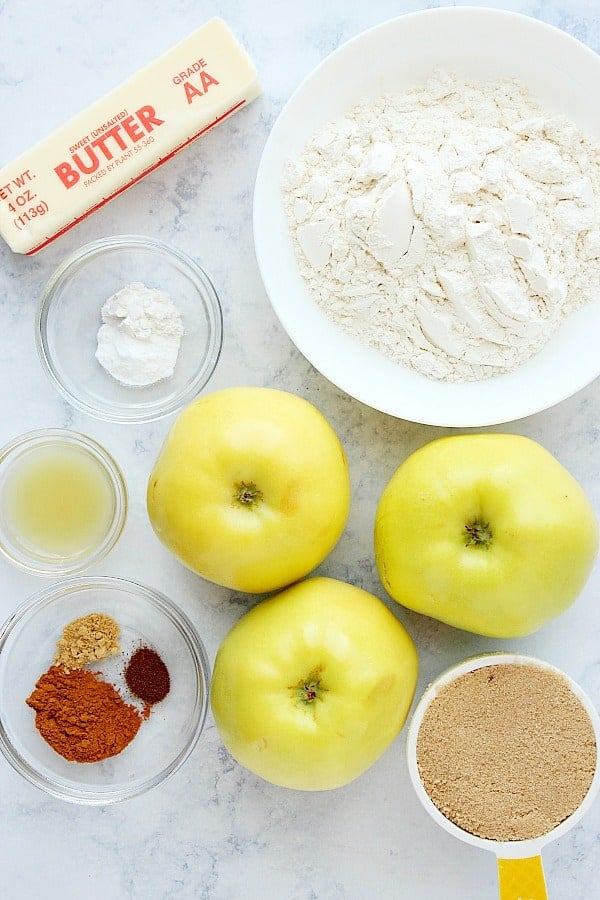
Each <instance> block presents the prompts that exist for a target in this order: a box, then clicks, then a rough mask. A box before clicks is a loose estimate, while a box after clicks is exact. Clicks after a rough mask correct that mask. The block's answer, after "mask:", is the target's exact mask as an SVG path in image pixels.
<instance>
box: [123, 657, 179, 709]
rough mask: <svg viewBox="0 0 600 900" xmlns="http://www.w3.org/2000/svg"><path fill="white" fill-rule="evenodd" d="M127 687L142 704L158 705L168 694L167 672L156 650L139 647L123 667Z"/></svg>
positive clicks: (168, 680) (169, 680)
mask: <svg viewBox="0 0 600 900" xmlns="http://www.w3.org/2000/svg"><path fill="white" fill-rule="evenodd" d="M124 675H125V681H126V683H127V687H128V688H129V690H130V691H131V693H132V694H134V695H135V696H136V697H138V698H139V699H140V700H143V702H144V703H147V704H153V703H159V702H160V701H161V700H164V698H165V697H166V696H167V694H168V693H169V689H170V687H171V679H170V677H169V670H168V669H167V667H166V665H165V664H164V662H163V660H162V659H161V657H160V656H159V655H158V653H157V652H156V650H152V648H151V647H139V648H138V649H137V650H136V651H135V653H134V654H133V656H132V657H131V659H130V660H129V662H128V663H127V666H126V667H125V672H124Z"/></svg>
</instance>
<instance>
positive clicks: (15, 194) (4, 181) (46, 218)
mask: <svg viewBox="0 0 600 900" xmlns="http://www.w3.org/2000/svg"><path fill="white" fill-rule="evenodd" d="M259 94H260V85H259V82H258V76H257V73H256V69H255V68H254V66H253V64H252V62H251V60H250V58H249V57H248V55H247V53H246V52H245V50H244V49H243V48H242V47H241V46H240V44H239V43H238V42H237V41H236V39H235V38H234V36H233V35H232V33H231V31H230V30H229V28H228V27H227V25H226V24H225V22H224V21H223V20H222V19H219V18H214V19H211V20H210V21H209V22H207V23H206V24H205V25H203V26H202V27H201V28H199V29H198V30H197V31H195V32H194V33H193V34H191V35H190V36H189V37H187V38H186V39H185V40H183V41H181V42H180V43H179V44H177V45H176V46H175V47H173V48H172V49H171V50H169V51H168V52H167V53H165V54H164V55H163V56H161V57H159V58H158V59H157V60H155V61H154V62H153V63H151V64H150V65H149V66H146V67H145V68H144V69H142V70H140V71H139V72H138V73H137V74H136V75H134V76H132V77H131V78H130V79H128V80H127V81H126V82H124V83H123V84H122V85H121V86H120V87H118V88H116V89H115V90H113V91H111V92H110V93H109V94H107V95H106V96H105V97H103V98H102V99H101V100H98V101H97V102H96V103H94V104H93V105H92V106H90V107H89V108H88V109H86V110H85V111H84V112H82V113H80V114H79V115H78V116H75V117H74V118H73V119H71V120H70V121H69V122H67V123H66V124H65V125H63V126H62V127H60V128H58V129H57V130H56V131H54V132H53V133H52V134H51V135H49V136H48V137H47V138H45V139H44V140H42V141H40V143H38V144H36V146H35V147H33V148H32V149H31V150H28V151H27V152H26V153H24V154H22V155H21V156H20V157H18V159H15V160H14V161H13V162H11V163H9V164H8V165H6V166H4V168H2V169H1V170H0V234H1V235H2V237H3V238H4V240H5V241H6V242H7V244H8V245H9V247H10V248H11V249H12V250H14V251H15V253H26V254H32V253H36V252H37V251H38V250H41V249H42V247H45V246H47V245H48V244H49V243H50V242H51V241H53V240H55V239H56V238H57V237H59V236H60V235H61V234H64V232H65V231H68V230H69V229H70V228H72V227H73V226H74V225H77V223H78V222H80V221H81V220H82V219H84V218H85V217H86V216H89V215H91V213H93V212H94V211H95V210H97V209H99V208H100V207H101V206H103V205H104V204H105V203H108V201H109V200H112V198H113V197H116V196H117V195H118V194H121V193H122V192H123V191H125V190H127V188H129V187H131V186H132V185H133V184H135V183H136V182H137V181H140V179H142V178H143V177H144V175H147V174H148V172H152V170H153V169H156V168H157V167H158V166H160V165H162V164H163V163H164V162H166V161H167V160H168V159H170V158H171V157H172V156H174V155H175V154H176V153H178V152H179V151H180V150H183V149H184V147H187V145H188V144H191V143H192V141H195V140H196V139H197V138H199V137H200V136H201V135H203V134H204V133H205V132H206V131H208V130H209V129H210V128H213V127H214V126H215V125H218V124H219V122H222V121H223V120H224V119H226V118H228V116H231V115H232V114H233V113H235V112H237V110H239V109H241V108H242V107H243V106H245V105H246V104H248V103H250V102H251V101H252V100H254V99H256V97H258V95H259Z"/></svg>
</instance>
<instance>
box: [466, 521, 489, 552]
mask: <svg viewBox="0 0 600 900" xmlns="http://www.w3.org/2000/svg"><path fill="white" fill-rule="evenodd" d="M465 531H466V532H467V539H466V541H465V547H484V548H485V549H486V550H487V549H488V547H489V546H490V544H491V542H492V529H491V528H490V523H489V522H484V521H483V519H473V521H472V522H468V523H467V524H466V525H465Z"/></svg>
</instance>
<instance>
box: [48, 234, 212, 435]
mask: <svg viewBox="0 0 600 900" xmlns="http://www.w3.org/2000/svg"><path fill="white" fill-rule="evenodd" d="M132 282H142V283H143V284H145V285H146V286H147V287H150V288H156V289H158V290H163V291H166V292H167V293H168V294H169V295H170V297H171V299H172V300H173V302H174V303H175V305H176V306H177V308H178V309H179V312H180V313H181V318H182V324H183V328H184V334H183V337H182V339H181V346H180V349H179V355H178V357H177V362H176V365H175V371H174V373H173V375H172V376H171V377H170V378H166V379H163V380H162V381H158V382H156V383H154V384H151V385H147V386H142V387H140V386H130V385H124V384H121V383H120V382H119V381H117V380H116V379H115V378H113V377H112V376H111V375H110V374H109V373H108V372H107V371H106V370H105V369H104V368H103V367H102V366H101V365H100V363H99V362H98V360H97V359H96V356H95V353H96V348H97V334H98V329H99V328H100V326H101V324H102V318H101V309H102V306H103V305H104V303H105V301H106V300H107V299H108V298H109V297H110V296H112V294H114V293H116V292H117V291H119V290H120V289H121V288H123V287H125V286H126V285H128V284H130V283H132ZM222 339H223V317H222V312H221V305H220V303H219V298H218V296H217V294H216V291H215V289H214V287H213V285H212V283H211V281H210V279H209V278H208V276H207V275H206V273H205V272H204V270H203V269H201V268H200V266H198V265H196V263H195V262H194V261H193V260H192V259H190V258H189V257H188V256H186V254H184V253H182V252H181V251H179V250H176V249H174V248H172V247H169V246H167V245H166V244H164V243H162V242H161V241H158V240H155V239H154V238H149V237H141V236H138V235H119V236H116V237H110V238H103V239H102V240H99V241H94V242H93V243H91V244H86V245H85V246H84V247H81V248H80V249H79V250H77V251H75V253H73V254H72V255H71V256H69V257H68V258H67V259H66V260H65V261H64V262H63V263H62V264H61V265H60V266H59V267H58V268H57V269H56V271H55V272H54V274H53V275H52V276H51V278H50V280H49V281H48V284H47V285H46V288H45V290H44V294H43V296H42V299H41V302H40V305H39V308H38V312H37V318H36V345H37V349H38V353H39V357H40V361H41V364H42V367H43V369H44V371H45V372H46V374H47V375H48V377H49V378H50V381H51V382H52V383H53V384H54V386H55V387H56V388H57V389H58V391H59V392H60V393H61V394H62V396H63V397H64V398H65V399H66V400H68V401H69V403H71V404H72V405H73V406H75V407H77V408H78V409H80V410H82V411H83V412H85V413H87V414H88V415H90V416H94V417H96V418H98V419H103V420H106V421H111V422H122V423H127V422H150V421H153V420H155V419H160V418H162V417H164V416H167V415H170V414H171V413H174V412H177V411H178V410H179V409H180V408H181V407H183V406H184V405H185V404H186V403H188V402H189V401H191V400H192V399H193V398H194V397H195V396H196V395H197V394H198V393H199V392H200V391H201V390H202V388H203V387H205V385H206V384H207V383H208V381H209V379H210V377H211V376H212V374H213V372H214V369H215V366H216V365H217V361H218V359H219V355H220V352H221V344H222Z"/></svg>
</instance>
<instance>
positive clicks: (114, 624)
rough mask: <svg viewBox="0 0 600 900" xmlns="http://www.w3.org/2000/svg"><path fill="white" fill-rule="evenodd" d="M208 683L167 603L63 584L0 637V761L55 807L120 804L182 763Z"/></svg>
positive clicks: (197, 649) (89, 581)
mask: <svg viewBox="0 0 600 900" xmlns="http://www.w3.org/2000/svg"><path fill="white" fill-rule="evenodd" d="M209 682H210V668H209V663H208V658H207V655H206V651H205V649H204V645H203V643H202V640H201V638H200V637H199V635H198V633H197V632H196V630H195V628H194V626H193V625H192V623H191V622H190V621H189V619H188V618H187V616H185V615H184V613H182V612H181V610H179V608H178V607H177V606H176V605H175V604H174V603H173V602H172V601H170V600H169V599H168V598H167V597H166V596H164V595H163V594H161V593H160V592H159V591H156V590H154V589H152V588H150V587H146V586H144V585H142V584H138V583H135V582H132V581H126V580H124V579H120V578H114V577H108V576H107V577H93V578H85V577H83V576H71V577H69V578H66V579H64V580H63V581H62V582H61V583H59V584H55V585H53V586H52V587H49V588H46V589H45V590H43V591H40V592H39V593H37V594H36V595H35V596H33V597H32V598H30V599H29V600H28V601H26V602H25V603H24V604H23V605H22V606H21V607H19V608H18V609H17V610H16V611H15V613H14V614H13V615H12V616H10V618H9V619H8V620H7V622H6V623H5V624H4V626H3V627H2V629H1V631H0V750H2V753H3V754H4V756H5V757H6V759H7V760H8V762H9V763H10V764H11V765H12V766H13V768H14V769H16V771H17V772H19V773H20V774H21V775H22V776H23V777H24V778H26V779H27V780H28V781H30V782H31V783H32V784H34V785H36V786H37V787H39V788H41V789H43V790H45V791H46V792H47V793H49V794H51V795H53V796H54V797H58V798H60V799H62V800H67V801H72V802H75V803H82V804H96V805H99V804H108V803H114V802H116V801H120V800H125V799H127V798H129V797H133V796H136V795H139V794H142V793H144V792H145V791H147V790H149V789H150V788H152V787H154V786H155V785H158V784H160V783H161V782H162V781H164V780H165V779H166V778H167V777H169V776H170V775H172V774H173V772H175V771H177V769H179V767H180V766H181V765H182V764H183V763H184V762H185V760H186V759H187V757H188V756H189V754H190V753H191V751H192V750H193V748H194V747H195V745H196V743H197V741H198V739H199V737H200V734H201V732H202V728H203V726H204V721H205V718H206V712H207V708H208V693H209Z"/></svg>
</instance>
